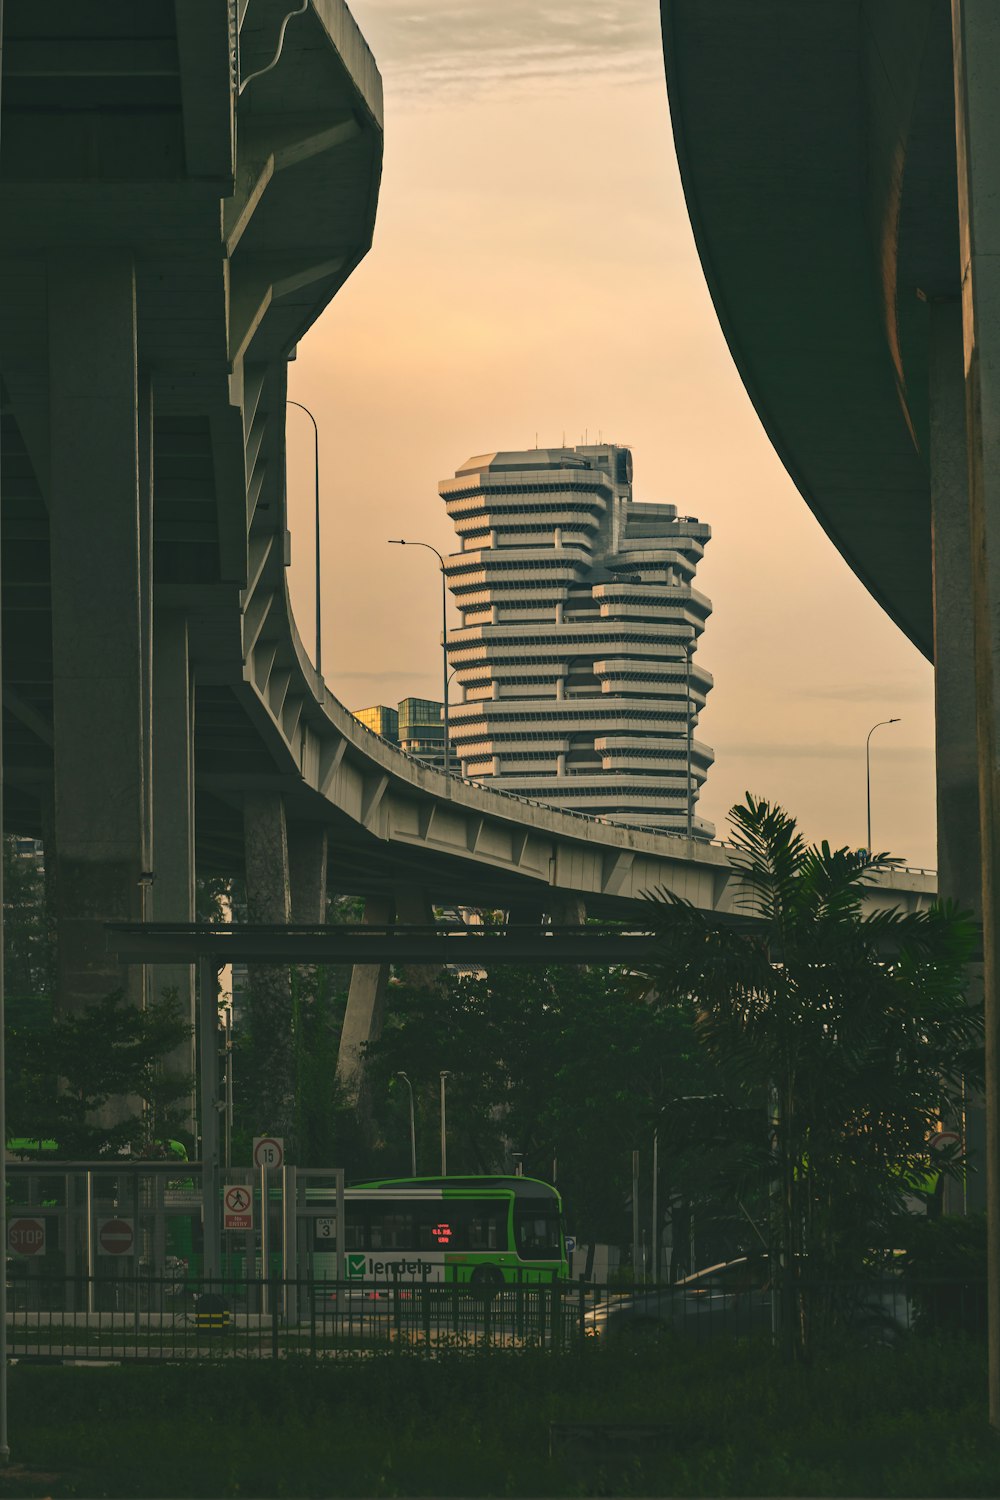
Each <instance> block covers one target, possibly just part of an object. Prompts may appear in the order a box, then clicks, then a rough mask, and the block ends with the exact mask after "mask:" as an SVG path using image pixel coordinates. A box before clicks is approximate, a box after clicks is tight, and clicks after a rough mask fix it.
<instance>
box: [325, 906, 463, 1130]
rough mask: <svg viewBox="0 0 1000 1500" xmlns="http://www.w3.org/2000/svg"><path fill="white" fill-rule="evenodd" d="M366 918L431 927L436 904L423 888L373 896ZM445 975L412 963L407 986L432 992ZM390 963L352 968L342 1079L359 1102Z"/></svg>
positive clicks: (339, 1059) (430, 966) (342, 1040)
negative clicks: (366, 1055)
mask: <svg viewBox="0 0 1000 1500" xmlns="http://www.w3.org/2000/svg"><path fill="white" fill-rule="evenodd" d="M364 920H365V921H366V922H369V923H371V924H372V926H376V927H377V926H382V925H385V924H387V923H389V922H393V921H395V922H401V923H403V924H404V925H405V926H412V927H423V926H429V925H430V924H431V922H433V920H434V913H433V911H432V908H431V904H430V901H429V900H428V898H427V896H426V894H425V893H424V892H423V891H421V890H411V889H402V890H399V891H397V892H396V893H395V896H394V897H393V898H389V897H386V896H369V898H368V899H367V901H366V902H365V915H364ZM440 974H441V968H440V966H439V965H438V964H407V965H406V966H405V968H404V970H403V977H404V978H405V980H406V982H407V984H413V985H421V986H426V987H427V988H430V987H431V986H433V985H434V984H436V983H437V980H438V978H439V976H440ZM388 983H389V965H388V964H355V965H354V967H353V969H352V970H351V987H350V990H349V992H348V996H347V1010H346V1011H345V1013H344V1026H343V1030H342V1031H341V1034H340V1048H339V1051H338V1056H337V1077H338V1078H339V1080H340V1082H341V1083H342V1084H343V1085H344V1086H345V1087H346V1088H347V1091H348V1093H349V1094H350V1095H351V1096H352V1097H353V1098H354V1099H355V1100H358V1098H359V1096H360V1094H361V1091H362V1086H363V1083H364V1062H363V1056H362V1048H363V1047H364V1045H365V1043H366V1042H374V1041H377V1040H378V1038H379V1036H380V1035H381V1033H382V1017H383V1013H384V1008H385V995H386V987H387V985H388Z"/></svg>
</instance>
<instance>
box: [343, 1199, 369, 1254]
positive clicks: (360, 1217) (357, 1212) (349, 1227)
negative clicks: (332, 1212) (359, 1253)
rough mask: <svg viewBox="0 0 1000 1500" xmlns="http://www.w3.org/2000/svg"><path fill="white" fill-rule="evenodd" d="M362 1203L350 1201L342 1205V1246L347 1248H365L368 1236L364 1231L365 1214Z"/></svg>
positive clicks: (366, 1247)
mask: <svg viewBox="0 0 1000 1500" xmlns="http://www.w3.org/2000/svg"><path fill="white" fill-rule="evenodd" d="M365 1208H366V1205H365V1204H364V1203H351V1202H350V1201H348V1202H347V1203H346V1204H345V1205H344V1219H345V1225H344V1247H345V1249H347V1250H367V1249H368V1236H367V1234H366V1233H365V1230H366V1227H367V1226H366V1223H365V1220H366V1218H367V1215H366V1213H365Z"/></svg>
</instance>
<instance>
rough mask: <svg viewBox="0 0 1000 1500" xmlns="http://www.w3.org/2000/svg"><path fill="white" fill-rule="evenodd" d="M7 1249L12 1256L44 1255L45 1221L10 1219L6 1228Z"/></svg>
mask: <svg viewBox="0 0 1000 1500" xmlns="http://www.w3.org/2000/svg"><path fill="white" fill-rule="evenodd" d="M7 1249H8V1250H10V1251H11V1253H12V1254H13V1255H44V1254H45V1220H44V1219H12V1220H11V1221H10V1224H9V1225H8V1226H7Z"/></svg>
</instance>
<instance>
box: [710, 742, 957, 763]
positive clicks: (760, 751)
mask: <svg viewBox="0 0 1000 1500" xmlns="http://www.w3.org/2000/svg"><path fill="white" fill-rule="evenodd" d="M714 749H715V759H716V762H718V761H720V760H722V759H723V758H726V759H728V758H729V757H736V756H739V757H740V758H742V759H743V760H768V761H773V762H774V763H775V764H776V765H777V764H779V763H780V762H781V761H789V760H827V761H830V760H837V761H858V760H859V759H860V760H861V761H862V762H863V761H864V742H863V741H862V742H861V747H860V749H859V748H858V746H857V745H856V744H850V745H834V744H831V743H830V741H829V740H820V741H817V742H813V743H810V742H808V741H799V742H795V741H793V740H772V741H770V742H768V741H757V742H756V743H754V742H751V741H746V740H740V741H737V740H716V741H714ZM933 753H934V752H933V749H932V748H931V747H930V746H929V745H900V744H895V745H890V743H889V741H888V740H883V741H882V743H881V744H880V745H879V755H880V756H881V757H883V758H885V759H887V760H889V759H891V760H899V761H915V762H923V761H925V760H929V759H930V758H931V756H932V755H933Z"/></svg>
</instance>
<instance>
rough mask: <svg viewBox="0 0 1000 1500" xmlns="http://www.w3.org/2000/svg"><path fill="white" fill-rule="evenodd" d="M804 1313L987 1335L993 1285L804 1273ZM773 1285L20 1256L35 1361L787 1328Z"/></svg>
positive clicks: (880, 1331)
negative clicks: (406, 1277)
mask: <svg viewBox="0 0 1000 1500" xmlns="http://www.w3.org/2000/svg"><path fill="white" fill-rule="evenodd" d="M793 1291H794V1295H793V1298H792V1301H791V1304H790V1305H791V1307H792V1309H793V1311H792V1316H794V1318H795V1319H796V1322H797V1323H799V1325H800V1327H801V1328H802V1329H803V1330H805V1329H808V1330H809V1331H810V1332H811V1333H812V1335H813V1336H815V1337H817V1338H819V1337H826V1336H829V1335H835V1336H837V1337H845V1338H850V1339H861V1340H862V1341H864V1342H866V1343H872V1342H876V1343H885V1344H892V1343H895V1342H897V1341H901V1340H902V1339H904V1338H905V1337H906V1336H907V1335H909V1334H910V1333H912V1332H917V1333H919V1332H930V1333H936V1334H939V1333H945V1334H964V1335H971V1336H975V1335H976V1334H978V1333H981V1332H982V1330H983V1328H984V1327H985V1306H986V1288H985V1283H981V1282H979V1281H973V1280H966V1281H954V1280H937V1281H933V1282H931V1281H923V1280H922V1281H919V1282H915V1281H912V1280H906V1279H904V1278H902V1277H900V1276H893V1277H889V1278H884V1279H882V1280H873V1281H866V1282H862V1283H858V1282H840V1283H831V1282H824V1283H821V1284H820V1283H814V1284H804V1283H799V1284H798V1285H796V1287H795V1288H794V1289H793ZM779 1302H780V1299H779V1297H778V1295H777V1293H776V1290H775V1289H774V1288H770V1287H763V1288H761V1287H755V1288H752V1289H748V1290H746V1291H742V1290H740V1291H735V1292H733V1291H729V1290H727V1291H725V1292H721V1293H715V1292H713V1291H711V1290H707V1291H706V1290H704V1289H695V1290H689V1289H685V1288H684V1287H683V1286H661V1287H652V1286H650V1287H640V1288H634V1289H627V1288H626V1289H621V1288H613V1287H594V1286H592V1285H590V1284H588V1283H586V1282H584V1281H582V1280H581V1281H580V1282H577V1283H567V1282H551V1283H537V1282H535V1283H529V1282H524V1283H510V1284H506V1285H504V1286H502V1287H498V1288H489V1289H485V1288H480V1287H477V1286H473V1285H470V1284H468V1283H465V1284H454V1285H452V1284H446V1283H441V1282H429V1281H424V1282H419V1281H413V1282H402V1281H393V1282H385V1283H380V1284H373V1283H370V1282H365V1283H363V1284H362V1283H358V1282H343V1281H341V1282H336V1281H326V1280H317V1279H313V1278H310V1279H306V1280H285V1279H281V1278H278V1277H274V1278H273V1279H263V1278H256V1279H254V1278H249V1279H239V1280H235V1279H220V1280H218V1281H206V1280H192V1279H190V1278H189V1277H187V1276H185V1275H183V1274H178V1275H177V1276H174V1277H171V1276H166V1277H164V1276H155V1277H154V1276H149V1275H145V1274H142V1273H141V1271H138V1270H136V1271H133V1272H132V1273H130V1274H118V1275H115V1276H101V1277H87V1276H74V1277H55V1276H44V1277H42V1276H37V1275H35V1276H27V1275H23V1274H21V1275H19V1274H18V1272H17V1269H16V1268H11V1266H8V1319H7V1322H8V1328H7V1335H8V1350H9V1354H10V1356H11V1357H12V1358H15V1359H18V1360H25V1361H53V1362H55V1361H78V1362H91V1361H94V1362H97V1361H110V1360H114V1361H124V1360H133V1359H141V1360H151V1359H152V1360H170V1361H179V1360H189V1359H216V1360H218V1359H281V1358H288V1357H290V1356H311V1357H316V1358H319V1357H328V1358H337V1357H346V1356H355V1355H364V1354H372V1353H375V1352H377V1351H380V1350H382V1351H384V1350H389V1349H393V1348H396V1349H402V1348H411V1349H419V1348H423V1349H428V1350H441V1351H444V1350H469V1351H471V1350H477V1349H486V1348H495V1349H509V1350H516V1349H528V1348H544V1349H551V1350H560V1349H566V1348H569V1347H572V1346H575V1345H579V1344H580V1343H581V1342H582V1341H588V1340H593V1341H594V1342H595V1344H598V1345H601V1344H605V1343H606V1344H610V1343H612V1342H619V1341H620V1342H622V1343H625V1342H626V1341H628V1342H634V1343H639V1342H646V1341H648V1340H651V1339H656V1340H660V1339H662V1340H664V1341H670V1340H692V1339H693V1340H702V1339H713V1338H718V1337H722V1338H757V1339H760V1340H762V1341H764V1342H767V1341H770V1340H773V1339H774V1337H775V1336H776V1333H777V1318H778V1316H779Z"/></svg>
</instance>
